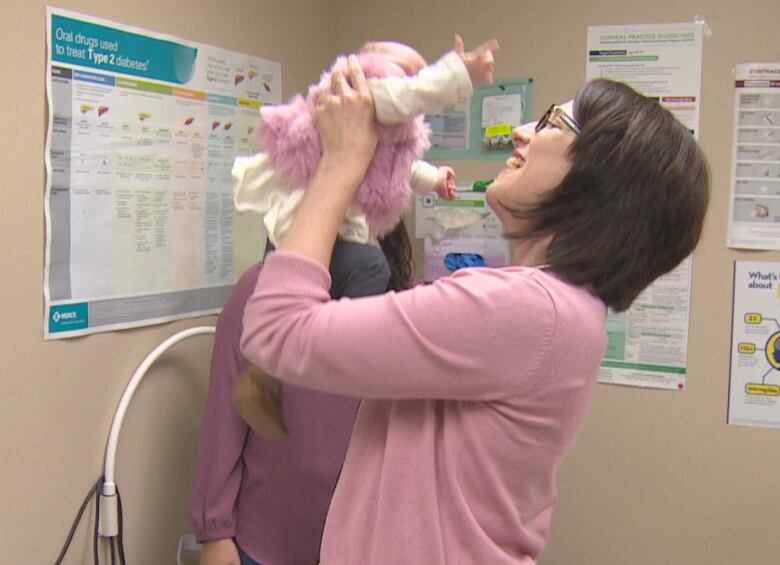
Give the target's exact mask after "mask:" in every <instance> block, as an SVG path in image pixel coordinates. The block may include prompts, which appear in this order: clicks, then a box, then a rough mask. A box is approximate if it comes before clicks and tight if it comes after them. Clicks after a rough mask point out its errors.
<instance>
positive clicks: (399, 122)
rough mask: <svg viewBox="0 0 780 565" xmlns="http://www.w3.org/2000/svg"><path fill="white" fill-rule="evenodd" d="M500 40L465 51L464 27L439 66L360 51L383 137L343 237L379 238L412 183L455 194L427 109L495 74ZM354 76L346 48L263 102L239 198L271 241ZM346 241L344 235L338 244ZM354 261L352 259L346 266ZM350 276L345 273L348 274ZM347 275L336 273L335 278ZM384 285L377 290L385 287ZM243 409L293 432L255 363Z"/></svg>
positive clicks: (259, 428) (238, 164)
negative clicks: (336, 88) (435, 148)
mask: <svg viewBox="0 0 780 565" xmlns="http://www.w3.org/2000/svg"><path fill="white" fill-rule="evenodd" d="M497 49H498V45H497V44H496V42H495V41H491V42H488V43H485V44H483V45H481V46H480V47H478V48H477V49H474V50H472V51H469V52H466V51H465V50H464V47H463V41H462V40H461V38H460V36H458V35H456V36H455V48H454V50H453V51H452V52H450V53H448V54H446V55H445V56H443V57H442V58H441V59H439V60H438V61H437V62H436V63H434V64H433V65H430V66H428V65H427V64H426V62H425V59H423V57H422V56H421V55H420V54H419V53H418V52H417V51H415V50H414V49H412V48H411V47H409V46H408V45H404V44H401V43H397V42H390V41H381V42H370V43H367V44H365V45H364V46H363V47H362V48H361V49H360V51H358V53H357V57H358V60H359V62H360V65H361V67H362V69H363V72H364V73H365V75H366V77H367V79H368V85H369V88H370V90H371V93H372V96H373V99H374V106H375V111H376V119H377V127H378V130H379V142H378V145H377V148H376V151H375V153H374V158H373V160H372V162H371V164H370V165H369V167H368V170H367V171H366V174H365V177H364V178H363V181H362V183H361V185H360V187H359V188H358V192H357V195H356V197H355V201H354V203H353V205H352V206H351V208H350V210H349V211H348V212H347V215H346V217H345V219H344V222H343V223H342V225H341V227H340V229H339V240H340V241H343V242H351V243H357V244H369V245H376V243H377V239H378V238H380V237H381V236H382V235H384V234H386V233H388V232H389V231H390V230H392V229H393V228H394V227H395V226H396V225H397V224H398V222H399V221H400V219H401V217H402V215H403V213H404V211H405V210H406V208H407V207H408V205H409V201H410V198H411V194H412V192H415V193H418V194H427V193H429V192H431V191H435V192H436V193H437V194H438V195H439V196H440V197H441V198H445V199H453V198H454V197H455V183H454V172H453V170H452V169H451V168H450V167H435V166H434V165H431V164H429V163H425V162H424V161H421V160H420V158H421V157H422V155H423V153H424V151H425V150H426V149H427V148H428V147H430V142H429V129H428V127H427V125H426V124H425V123H424V114H426V113H432V112H436V111H440V110H442V109H444V108H446V107H447V106H450V105H452V104H454V103H456V102H458V101H460V100H462V99H464V98H466V97H468V96H470V95H471V93H472V89H473V84H480V83H490V82H492V78H493V77H492V75H493V52H494V51H496V50H497ZM334 71H339V72H341V73H343V74H344V75H345V76H347V75H348V72H347V64H346V58H345V57H339V58H338V59H337V60H336V62H335V63H334V64H333V66H332V67H331V69H330V70H329V71H326V72H325V73H323V75H322V77H321V79H320V82H319V83H318V84H315V85H312V86H311V87H310V88H309V93H308V96H307V97H306V98H303V97H302V96H300V95H297V96H295V97H294V98H293V99H292V100H291V101H290V102H288V103H287V104H283V105H280V106H268V107H263V108H262V109H261V118H262V119H261V123H260V124H259V126H258V128H257V135H258V140H259V142H260V145H261V147H262V149H263V151H262V152H260V153H258V154H256V155H253V156H250V157H238V158H236V161H235V164H234V166H233V180H234V185H233V188H234V197H235V206H236V209H238V210H239V211H253V212H256V213H259V214H261V215H262V217H263V223H264V225H265V227H266V230H267V232H268V239H269V243H270V244H271V245H273V246H276V245H277V244H278V242H279V240H280V239H281V237H282V235H283V234H284V233H285V232H286V231H287V229H288V228H289V226H290V222H291V221H292V217H293V214H294V212H295V209H296V208H297V206H298V204H299V203H300V200H301V198H302V196H303V193H304V190H305V187H306V186H307V185H308V184H309V182H310V181H311V179H312V177H313V175H314V172H315V171H316V169H317V165H318V163H319V159H320V155H321V147H320V141H319V136H318V134H317V130H316V127H315V126H314V122H313V120H312V109H313V108H314V107H315V106H316V104H317V101H318V100H319V98H320V97H321V96H323V95H328V94H330V85H331V74H332V73H333V72H334ZM339 245H340V242H339V241H337V243H336V246H337V247H338V246H339ZM353 256H354V257H358V256H359V254H350V253H336V252H334V261H336V260H339V261H346V262H349V261H350V259H349V258H350V257H353ZM335 267H336V266H334V264H333V263H332V264H331V276H332V277H334V274H336V273H349V276H350V280H351V281H352V282H351V284H354V285H355V286H356V287H357V288H353V289H352V290H350V289H346V292H344V295H345V296H361V295H365V289H361V288H359V287H360V279H361V277H360V276H359V275H357V276H356V274H355V273H360V271H361V270H360V265H346V266H345V265H338V267H340V268H335ZM345 267H346V268H345ZM342 276H346V275H342ZM341 282H343V281H338V280H336V279H335V278H333V287H336V286H339V284H340V283H341ZM384 290H385V289H384V288H379V289H374V291H373V292H372V293H376V292H383V291H384ZM233 400H234V403H235V405H236V408H237V410H238V412H239V414H240V415H241V416H242V417H243V418H244V419H245V420H246V421H247V423H248V424H249V425H250V426H251V427H252V428H253V429H254V430H255V431H256V432H258V433H261V434H262V435H265V436H267V437H270V438H280V437H284V436H285V435H286V433H287V430H286V426H285V425H284V420H283V418H282V415H281V385H280V383H279V382H278V381H277V380H276V379H275V378H272V377H269V376H268V375H266V374H265V373H264V372H263V371H262V370H260V369H259V368H257V367H252V366H248V367H247V369H246V370H245V371H244V372H243V373H242V374H241V376H240V377H239V379H238V381H237V383H236V386H235V388H234V391H233Z"/></svg>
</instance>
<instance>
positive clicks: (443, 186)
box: [434, 167, 457, 200]
mask: <svg viewBox="0 0 780 565" xmlns="http://www.w3.org/2000/svg"><path fill="white" fill-rule="evenodd" d="M434 189H435V190H436V194H438V195H439V197H440V198H444V200H455V193H456V192H457V189H456V187H455V171H453V170H452V167H439V173H438V177H437V178H436V186H435V187H434Z"/></svg>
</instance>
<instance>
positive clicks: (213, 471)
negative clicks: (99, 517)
mask: <svg viewBox="0 0 780 565" xmlns="http://www.w3.org/2000/svg"><path fill="white" fill-rule="evenodd" d="M259 269H260V266H259V265H256V266H255V267H253V268H251V269H250V270H248V271H247V272H246V273H245V274H244V275H243V276H242V277H241V278H240V279H239V280H238V282H237V283H236V286H235V287H234V290H233V292H232V293H231V295H230V297H229V298H228V300H227V301H226V303H225V306H224V307H223V309H222V313H221V314H220V316H219V319H218V321H217V331H216V335H215V336H214V348H213V352H212V357H211V373H210V377H209V390H208V395H207V397H206V408H205V412H204V415H203V424H202V428H201V433H200V443H199V446H198V455H197V462H196V467H195V482H194V486H193V491H192V497H191V499H190V522H191V524H192V528H193V532H194V533H195V537H196V539H197V540H198V541H199V542H204V541H211V540H216V539H222V538H230V537H234V536H235V535H236V514H237V512H236V501H237V498H238V492H239V488H240V486H241V479H242V476H243V458H242V455H243V450H244V443H245V442H246V438H247V434H248V433H249V427H248V426H247V424H246V423H245V422H244V421H243V420H242V419H241V417H240V416H239V415H238V412H236V410H235V408H234V407H233V401H232V397H231V393H232V390H233V384H234V383H235V382H236V379H237V378H238V375H239V373H240V372H241V371H242V370H243V368H244V366H245V364H246V361H245V359H244V356H243V355H241V351H240V348H239V339H240V336H241V323H242V316H243V312H244V305H245V303H246V300H247V298H248V297H249V295H250V294H251V292H252V289H253V287H254V283H255V281H256V280H257V273H258V272H259Z"/></svg>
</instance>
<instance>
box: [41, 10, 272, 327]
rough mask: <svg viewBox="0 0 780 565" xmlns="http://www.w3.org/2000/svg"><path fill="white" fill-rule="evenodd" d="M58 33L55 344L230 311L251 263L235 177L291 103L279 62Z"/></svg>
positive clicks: (52, 156)
mask: <svg viewBox="0 0 780 565" xmlns="http://www.w3.org/2000/svg"><path fill="white" fill-rule="evenodd" d="M46 24H47V25H46V31H47V33H46V36H47V47H48V49H47V52H48V53H47V65H46V94H47V100H48V129H47V136H46V150H45V161H46V193H45V215H46V264H45V274H44V296H45V312H44V337H45V338H46V339H55V338H62V337H72V336H77V335H84V334H89V333H93V332H99V331H106V330H115V329H120V328H128V327H135V326H141V325H147V324H152V323H159V322H164V321H168V320H173V319H177V318H185V317H192V316H199V315H203V314H209V313H215V312H218V311H219V310H220V309H221V307H222V305H223V303H224V301H225V299H226V298H227V296H228V294H229V292H230V290H231V288H232V285H233V283H234V282H235V279H236V276H237V274H238V273H237V269H239V268H242V267H243V266H245V265H237V261H236V253H235V250H234V235H235V230H236V223H237V222H236V216H235V213H234V208H233V197H232V181H231V175H230V171H231V168H232V164H233V159H234V158H235V156H236V155H237V154H250V153H254V152H255V151H256V148H255V147H254V145H253V137H252V135H251V134H252V130H253V128H254V127H255V124H256V123H257V119H258V109H259V108H260V106H261V105H262V104H264V103H278V102H279V101H280V100H281V67H280V65H279V63H275V62H272V61H268V60H265V59H261V58H257V57H251V56H248V55H243V54H240V53H235V52H231V51H226V50H224V49H220V48H217V47H212V46H209V45H204V44H200V43H195V42H192V41H187V40H183V39H180V38H177V37H172V36H168V35H162V34H159V33H153V32H150V31H147V30H143V29H139V28H134V27H130V26H125V25H121V24H118V23H115V22H110V21H106V20H102V19H98V18H93V17H89V16H85V15H82V14H77V13H74V12H68V11H64V10H59V9H54V8H47V12H46ZM259 245H260V243H258V246H259ZM258 256H259V250H258Z"/></svg>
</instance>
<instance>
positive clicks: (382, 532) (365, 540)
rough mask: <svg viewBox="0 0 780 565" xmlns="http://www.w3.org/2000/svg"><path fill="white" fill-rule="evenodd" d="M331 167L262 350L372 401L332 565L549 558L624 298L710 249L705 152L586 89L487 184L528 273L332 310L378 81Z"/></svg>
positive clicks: (328, 120) (248, 348) (271, 312)
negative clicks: (562, 473)
mask: <svg viewBox="0 0 780 565" xmlns="http://www.w3.org/2000/svg"><path fill="white" fill-rule="evenodd" d="M332 86H333V95H331V96H329V97H326V98H325V99H323V100H322V101H321V102H320V105H319V106H318V108H317V109H316V111H315V120H316V123H317V127H318V131H319V134H320V137H321V140H322V147H323V155H322V160H321V161H320V165H319V168H318V169H317V172H316V174H315V177H314V179H313V181H312V183H311V184H310V185H309V188H308V190H307V193H306V196H305V198H304V200H303V201H302V203H301V205H300V207H299V208H298V212H297V214H296V216H295V220H294V222H293V224H292V226H291V227H290V229H289V231H288V232H287V234H286V235H285V236H284V238H283V239H282V241H281V242H280V244H279V247H278V249H279V250H278V251H277V252H276V253H274V254H272V255H271V256H270V257H269V258H268V259H267V260H266V262H265V264H264V265H263V269H262V271H261V273H260V275H259V277H258V282H257V285H256V288H255V290H254V293H253V295H252V296H251V297H250V298H249V301H248V303H247V307H246V310H245V314H244V329H243V334H242V338H241V343H242V350H243V352H244V355H245V356H246V357H247V358H248V359H250V360H251V361H252V362H253V363H256V364H258V365H260V366H261V367H263V368H264V369H265V370H267V371H268V372H269V373H271V374H274V375H278V376H279V378H281V379H282V380H285V381H288V382H292V383H296V384H299V385H303V386H307V387H312V388H316V389H320V390H325V391H330V392H337V393H340V394H344V395H350V396H355V397H358V398H361V399H363V400H362V401H361V406H360V409H359V412H358V416H357V420H356V423H355V428H354V431H353V435H352V439H351V441H350V446H349V449H348V452H347V458H346V461H345V464H344V469H343V471H342V474H341V478H340V480H339V484H338V486H337V488H336V492H335V495H334V498H333V501H332V504H331V508H330V510H329V513H328V518H327V521H326V525H325V532H324V534H323V544H322V549H321V563H323V564H325V565H336V564H338V565H345V564H361V565H362V564H371V565H380V564H393V565H395V564H399V563H403V564H412V563H414V564H417V563H424V564H426V565H435V564H455V563H458V564H462V565H475V564H480V565H482V564H486V563H489V564H491V565H503V564H531V563H535V562H536V560H537V558H538V556H539V554H540V553H541V552H542V550H543V549H544V547H545V545H546V542H547V538H548V535H549V528H550V521H551V516H552V513H553V509H554V506H555V501H556V487H555V478H556V473H557V470H558V468H559V466H560V464H561V462H562V460H563V458H564V456H565V455H566V454H567V453H568V451H569V450H570V449H571V447H572V445H573V444H574V441H575V439H576V436H577V433H578V432H579V430H580V428H581V426H582V422H583V420H584V418H585V414H586V412H587V408H588V405H589V402H590V398H591V395H592V392H593V389H594V385H595V383H596V377H597V373H598V370H599V363H600V360H601V358H602V356H603V353H604V350H605V347H606V330H605V323H606V311H607V306H612V307H613V308H615V309H616V310H623V309H625V308H627V307H628V306H629V305H630V304H631V301H632V300H633V299H634V298H635V297H636V296H637V295H638V294H639V293H640V292H641V291H642V289H644V288H645V287H647V285H649V284H650V283H651V282H652V281H653V280H654V279H655V278H656V277H658V276H659V275H661V274H663V273H665V272H667V271H669V270H671V269H673V268H674V267H675V266H676V265H677V264H678V263H679V262H680V261H681V260H682V259H684V258H685V257H686V256H687V255H688V254H689V253H690V252H691V251H692V250H693V248H694V247H695V245H696V243H697V241H698V239H699V236H700V233H701V228H702V222H703V218H704V214H705V210H706V206H707V201H708V195H709V175H708V172H707V165H706V161H705V159H704V156H703V154H702V152H701V150H700V149H699V147H698V145H697V144H696V142H695V141H694V139H693V137H692V136H691V135H690V133H689V132H687V131H686V130H685V129H684V128H683V127H682V126H681V125H680V124H679V123H678V122H677V121H676V120H675V118H674V117H673V116H672V115H671V114H669V113H668V112H667V111H666V110H664V109H662V108H661V107H660V106H658V105H657V104H656V103H655V102H653V101H650V100H648V99H646V98H644V97H642V96H641V95H639V94H637V93H636V92H634V91H633V90H631V89H630V88H628V87H626V86H625V85H621V84H618V83H615V82H611V81H604V80H598V81H594V82H591V83H588V84H586V85H585V86H584V87H583V88H582V89H581V90H580V92H579V93H578V94H577V97H576V98H575V100H574V102H573V103H567V104H563V105H553V106H552V107H551V108H550V109H549V110H548V112H547V113H545V115H544V116H543V117H542V119H541V120H539V122H538V123H536V124H535V125H529V126H524V127H521V128H518V129H517V130H516V131H515V143H516V148H515V150H514V152H513V154H512V157H511V158H510V159H509V160H508V162H507V167H506V168H505V169H504V170H502V171H501V172H500V173H499V175H498V176H497V178H496V179H495V181H494V182H493V183H492V184H491V185H490V187H489V188H488V191H487V200H488V203H489V204H490V206H491V207H492V208H493V209H494V210H495V212H496V213H497V215H498V216H499V218H500V219H501V221H502V222H503V224H504V226H505V228H506V232H507V234H508V236H509V238H510V239H509V244H510V251H511V265H510V266H509V267H505V268H472V269H462V270H459V271H456V272H455V273H454V274H452V275H451V276H449V277H445V278H442V279H439V280H437V281H436V282H435V283H434V284H431V285H425V286H417V287H414V288H412V289H410V290H405V291H402V292H390V293H387V294H385V295H381V296H375V297H369V298H361V299H356V300H340V301H333V300H330V298H329V295H328V288H329V285H330V279H329V276H328V271H327V267H328V263H329V260H330V254H331V249H332V246H333V242H334V240H335V239H336V234H337V231H338V226H339V223H340V221H341V218H342V217H343V215H344V213H345V211H346V209H347V207H348V206H349V203H350V202H351V200H352V198H353V196H354V193H355V190H356V189H357V186H358V185H359V183H360V180H361V178H362V175H363V173H364V172H365V170H366V167H367V166H368V163H369V161H370V159H371V157H372V155H373V153H374V147H375V145H376V142H377V139H376V138H377V133H376V129H375V126H374V125H373V110H372V108H373V106H372V103H371V95H370V92H369V90H368V88H367V86H366V83H365V78H364V76H363V74H362V71H361V69H360V67H359V65H358V64H357V62H356V60H355V59H354V58H353V59H351V60H350V72H349V82H347V80H346V78H345V77H344V76H341V75H338V74H336V75H334V78H333V84H332Z"/></svg>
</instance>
